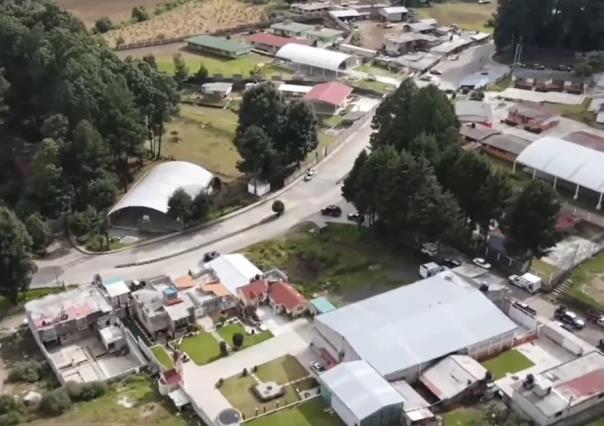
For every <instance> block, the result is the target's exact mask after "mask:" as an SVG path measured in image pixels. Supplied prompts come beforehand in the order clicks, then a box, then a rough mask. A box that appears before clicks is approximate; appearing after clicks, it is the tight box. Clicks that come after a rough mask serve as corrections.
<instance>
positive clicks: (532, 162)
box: [514, 136, 604, 208]
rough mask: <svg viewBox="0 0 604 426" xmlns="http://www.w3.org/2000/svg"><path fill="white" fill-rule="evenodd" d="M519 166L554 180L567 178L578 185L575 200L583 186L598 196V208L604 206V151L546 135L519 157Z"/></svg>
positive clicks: (555, 181)
mask: <svg viewBox="0 0 604 426" xmlns="http://www.w3.org/2000/svg"><path fill="white" fill-rule="evenodd" d="M517 163H519V164H521V165H524V166H526V167H528V168H530V169H532V171H533V177H535V176H536V175H537V173H543V174H546V175H549V176H551V177H552V178H553V180H554V187H556V184H557V183H558V179H564V180H565V181H567V182H570V183H571V184H573V185H575V198H576V197H578V195H579V189H580V188H581V187H583V188H586V189H589V190H592V191H594V192H596V193H598V194H600V196H599V201H598V206H597V207H598V208H601V207H602V194H603V193H604V152H602V151H598V150H595V149H591V148H588V147H586V146H583V145H580V144H577V143H574V142H569V141H566V140H563V139H559V138H555V137H551V136H545V137H543V138H540V139H537V140H536V141H534V142H533V143H532V144H530V145H529V146H528V147H526V148H525V149H524V150H523V151H522V152H521V153H520V155H519V156H518V158H516V162H515V163H514V167H516V164H517Z"/></svg>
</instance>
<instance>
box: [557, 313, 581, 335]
mask: <svg viewBox="0 0 604 426" xmlns="http://www.w3.org/2000/svg"><path fill="white" fill-rule="evenodd" d="M557 312H558V311H557ZM557 319H558V321H560V322H563V323H565V324H569V325H571V326H573V327H574V328H575V329H577V330H581V329H582V328H583V327H585V320H584V319H583V318H581V317H580V316H579V315H577V314H576V313H574V312H573V311H569V310H568V309H567V310H564V311H560V312H558V317H557Z"/></svg>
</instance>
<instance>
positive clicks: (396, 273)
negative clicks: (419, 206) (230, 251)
mask: <svg viewBox="0 0 604 426" xmlns="http://www.w3.org/2000/svg"><path fill="white" fill-rule="evenodd" d="M245 251H246V254H247V255H248V256H249V257H250V259H251V260H252V261H253V262H254V263H255V264H257V265H258V267H260V268H261V269H264V270H269V269H271V268H275V267H276V268H281V269H283V270H285V271H287V274H288V276H289V278H290V279H291V280H292V282H294V283H296V284H298V285H299V286H300V289H301V291H302V292H304V293H305V294H306V295H308V296H309V297H310V296H312V294H313V293H314V292H317V291H321V290H329V291H330V293H332V294H333V297H332V298H333V300H334V302H336V303H338V302H342V300H337V299H338V296H339V297H341V298H344V299H346V300H351V299H352V300H358V299H360V298H365V297H368V296H370V295H372V294H376V293H379V292H382V291H385V290H388V289H391V288H393V287H395V286H398V285H401V284H406V283H409V282H413V281H415V280H416V279H417V277H416V270H417V269H416V265H417V267H419V264H418V262H417V259H416V258H415V257H414V256H413V255H411V254H410V253H396V252H395V251H393V250H392V249H391V248H389V247H387V246H385V245H384V243H382V242H380V241H378V240H377V239H375V238H374V237H373V234H371V233H370V232H369V231H367V230H360V229H359V228H358V227H357V226H356V225H352V224H351V225H345V224H328V225H327V226H326V227H325V228H323V229H322V230H318V229H317V228H316V227H315V226H313V225H310V224H305V225H301V226H299V227H297V228H296V229H295V230H293V231H291V232H290V233H288V234H286V235H285V236H283V237H279V238H276V239H272V240H267V241H263V242H261V243H258V244H256V245H253V246H251V247H248V248H247V249H246V250H245ZM344 302H345V301H344Z"/></svg>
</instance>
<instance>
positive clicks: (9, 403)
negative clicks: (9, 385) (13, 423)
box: [0, 395, 25, 414]
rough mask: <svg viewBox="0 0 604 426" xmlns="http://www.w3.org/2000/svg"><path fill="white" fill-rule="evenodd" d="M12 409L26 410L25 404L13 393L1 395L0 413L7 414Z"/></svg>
mask: <svg viewBox="0 0 604 426" xmlns="http://www.w3.org/2000/svg"><path fill="white" fill-rule="evenodd" d="M11 411H17V412H20V413H22V412H24V411H25V406H24V405H23V403H22V402H21V401H20V400H19V399H17V398H16V397H14V396H13V395H0V414H7V413H9V412H11Z"/></svg>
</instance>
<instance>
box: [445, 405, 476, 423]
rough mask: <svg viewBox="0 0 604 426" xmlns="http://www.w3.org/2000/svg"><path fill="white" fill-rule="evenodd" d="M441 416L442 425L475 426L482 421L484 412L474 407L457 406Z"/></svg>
mask: <svg viewBox="0 0 604 426" xmlns="http://www.w3.org/2000/svg"><path fill="white" fill-rule="evenodd" d="M442 416H443V420H444V423H443V424H444V426H476V425H480V424H483V423H484V413H483V412H482V411H481V410H477V409H476V408H464V407H462V408H457V409H455V410H453V411H449V412H446V413H443V414H442Z"/></svg>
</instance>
